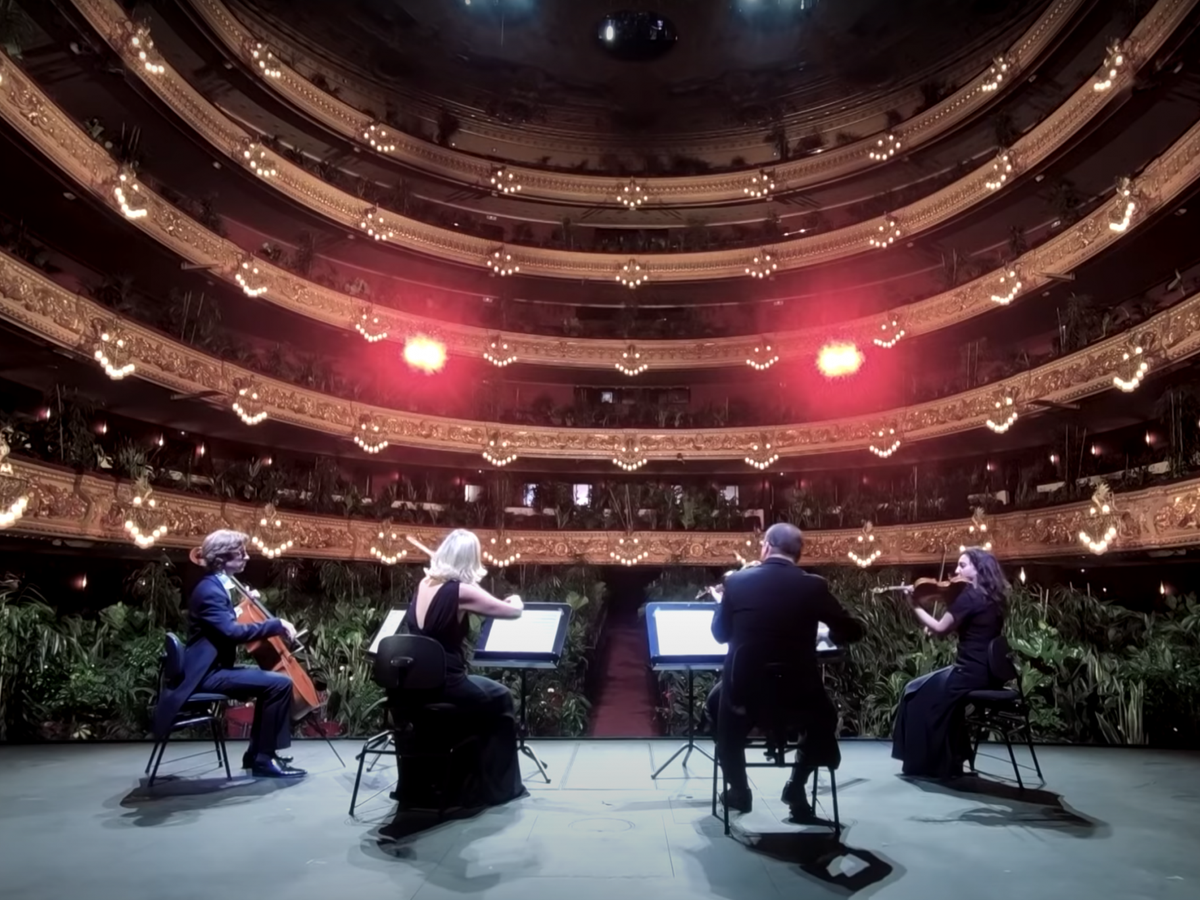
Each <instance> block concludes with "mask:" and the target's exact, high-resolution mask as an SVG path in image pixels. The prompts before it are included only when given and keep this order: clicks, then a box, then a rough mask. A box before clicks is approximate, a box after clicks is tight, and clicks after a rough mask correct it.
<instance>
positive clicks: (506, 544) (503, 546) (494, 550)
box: [483, 534, 521, 569]
mask: <svg viewBox="0 0 1200 900" xmlns="http://www.w3.org/2000/svg"><path fill="white" fill-rule="evenodd" d="M500 554H503V555H500ZM483 558H484V559H485V560H487V561H488V562H490V563H491V564H492V565H493V566H496V567H497V568H500V569H507V568H508V567H509V566H511V565H512V564H513V563H515V562H516V561H517V560H518V559H520V558H521V554H520V553H518V552H517V551H515V550H513V541H512V538H510V537H505V536H504V535H502V534H499V535H497V536H496V537H494V538H489V539H488V544H487V546H486V547H485V548H484V550H483Z"/></svg>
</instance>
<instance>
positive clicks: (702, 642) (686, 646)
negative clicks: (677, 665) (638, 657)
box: [654, 606, 729, 657]
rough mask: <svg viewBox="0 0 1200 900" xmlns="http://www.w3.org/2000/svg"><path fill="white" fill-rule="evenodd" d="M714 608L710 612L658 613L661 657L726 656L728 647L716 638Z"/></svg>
mask: <svg viewBox="0 0 1200 900" xmlns="http://www.w3.org/2000/svg"><path fill="white" fill-rule="evenodd" d="M715 612H716V607H715V606H714V607H713V608H712V609H711V610H709V609H666V608H664V607H659V608H658V609H656V610H655V611H654V625H655V628H656V629H657V631H658V654H659V656H661V657H671V656H724V655H725V654H726V653H727V652H728V650H729V645H728V644H718V643H717V639H716V638H714V637H713V636H712V621H713V614H714V613H715Z"/></svg>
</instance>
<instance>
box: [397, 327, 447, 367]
mask: <svg viewBox="0 0 1200 900" xmlns="http://www.w3.org/2000/svg"><path fill="white" fill-rule="evenodd" d="M404 361H405V362H406V363H408V365H409V366H411V367H412V368H414V369H420V370H421V371H422V372H425V373H427V374H432V373H433V372H437V371H440V370H441V368H442V366H444V365H445V364H446V346H445V345H444V344H441V343H439V342H438V341H435V340H433V338H428V337H425V336H424V335H420V334H419V335H416V336H415V337H411V338H409V339H408V341H407V342H405V344H404Z"/></svg>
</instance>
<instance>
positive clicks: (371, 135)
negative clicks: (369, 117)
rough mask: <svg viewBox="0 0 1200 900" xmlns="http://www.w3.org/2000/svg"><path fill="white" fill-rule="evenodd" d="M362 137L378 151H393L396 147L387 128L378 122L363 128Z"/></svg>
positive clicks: (369, 145)
mask: <svg viewBox="0 0 1200 900" xmlns="http://www.w3.org/2000/svg"><path fill="white" fill-rule="evenodd" d="M362 139H363V141H364V142H365V143H366V144H367V146H368V147H370V148H371V149H372V150H374V151H375V152H376V153H392V152H394V151H395V149H396V145H395V144H393V143H392V139H391V137H390V136H389V135H388V133H387V129H386V128H384V127H383V126H382V125H380V124H379V123H378V122H373V123H371V124H370V125H368V126H367V127H366V129H364V130H363V133H362Z"/></svg>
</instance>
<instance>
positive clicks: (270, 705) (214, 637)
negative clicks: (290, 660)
mask: <svg viewBox="0 0 1200 900" xmlns="http://www.w3.org/2000/svg"><path fill="white" fill-rule="evenodd" d="M246 541H247V537H246V535H244V534H242V533H240V532H237V531H228V530H221V531H214V532H213V533H212V534H210V535H209V536H208V537H206V538H205V539H204V544H203V546H202V547H201V548H200V556H201V557H202V561H203V564H204V567H205V569H206V570H207V573H206V574H205V576H204V577H203V578H201V579H200V580H199V581H198V582H197V583H196V585H195V587H194V588H192V592H191V596H190V598H189V600H188V622H189V629H188V641H187V647H186V649H185V650H184V657H183V677H182V678H181V679H180V681H179V683H178V684H175V685H167V686H166V687H165V688H164V690H163V692H162V696H161V697H159V699H158V704H157V706H156V707H155V710H154V731H155V735H156V736H157V737H158V738H159V739H160V740H161V739H162V738H163V737H164V736H165V735H166V734H167V733H168V732H169V731H170V728H171V722H172V721H173V720H174V718H175V716H176V715H177V714H178V712H179V710H180V709H181V708H182V707H183V704H185V703H186V702H187V700H188V698H189V697H190V696H191V695H192V694H194V693H197V692H199V693H216V694H226V695H228V696H230V697H233V698H234V699H236V700H253V701H254V723H253V725H252V726H251V730H250V746H249V748H248V750H247V751H246V755H245V756H244V757H243V759H242V767H243V768H245V769H250V770H251V771H252V772H253V774H255V775H257V776H261V777H266V778H299V777H301V776H303V775H304V774H305V772H304V770H303V769H297V768H293V767H292V766H291V765H289V764H290V762H291V758H290V757H286V756H280V755H279V753H278V751H280V750H282V749H284V748H286V747H288V746H290V745H291V742H292V730H291V725H292V718H291V711H292V680H291V679H290V678H288V677H287V676H286V675H281V674H279V673H278V672H264V671H263V670H261V669H256V668H242V667H239V666H236V665H235V664H234V663H235V659H236V656H237V647H238V645H239V644H248V643H250V642H252V641H260V640H263V639H265V638H269V637H274V636H276V635H278V636H280V637H283V638H285V639H287V640H289V641H292V640H295V637H296V629H295V628H294V627H293V626H292V624H291V623H290V622H286V621H284V620H283V619H268V620H267V621H266V622H263V623H262V624H243V623H241V622H239V621H238V617H237V609H236V608H235V606H234V603H233V597H232V594H233V592H234V591H235V590H236V588H235V587H234V585H233V581H232V576H235V575H237V574H238V573H240V572H241V571H242V570H243V569H244V568H245V567H246V562H247V560H248V559H249V554H248V553H247V551H246Z"/></svg>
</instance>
